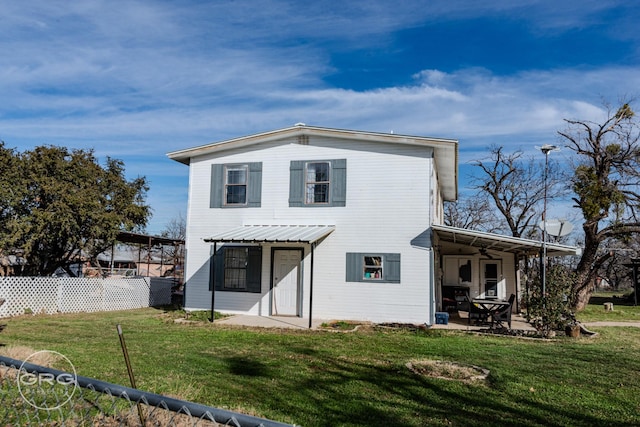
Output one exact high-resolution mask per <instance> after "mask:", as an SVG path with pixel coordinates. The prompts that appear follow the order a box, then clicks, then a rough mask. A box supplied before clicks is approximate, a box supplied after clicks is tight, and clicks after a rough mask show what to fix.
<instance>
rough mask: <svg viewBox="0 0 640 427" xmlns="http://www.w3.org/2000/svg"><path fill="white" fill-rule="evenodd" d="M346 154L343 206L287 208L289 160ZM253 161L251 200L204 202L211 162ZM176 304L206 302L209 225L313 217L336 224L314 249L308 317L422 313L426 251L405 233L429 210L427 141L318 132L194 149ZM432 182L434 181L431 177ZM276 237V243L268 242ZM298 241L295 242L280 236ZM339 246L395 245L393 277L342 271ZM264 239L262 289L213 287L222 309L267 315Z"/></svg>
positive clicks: (213, 229)
mask: <svg viewBox="0 0 640 427" xmlns="http://www.w3.org/2000/svg"><path fill="white" fill-rule="evenodd" d="M329 159H347V202H346V207H312V208H309V207H300V208H290V207H289V204H288V196H289V164H290V161H291V160H329ZM245 162H263V168H262V203H261V207H260V208H238V209H235V208H233V209H229V208H228V209H211V208H209V197H210V194H209V193H210V173H211V164H212V163H245ZM190 169H191V170H190V185H189V209H188V214H187V215H188V218H187V221H188V227H187V243H186V244H187V262H186V281H187V282H186V283H187V285H186V304H185V306H186V308H187V309H197V308H201V309H208V308H210V301H211V292H209V290H208V287H209V284H208V283H209V261H208V260H209V256H210V251H211V247H212V244H210V243H206V242H204V241H203V239H204V238H206V237H207V236H211V235H213V234H214V233H217V232H220V231H223V230H227V229H229V228H233V227H237V226H239V225H244V224H322V225H335V226H336V229H335V231H334V232H333V233H331V234H330V235H329V236H328V237H327V238H326V239H324V240H323V241H321V242H320V243H319V244H318V246H317V248H316V250H315V261H314V262H315V274H314V285H313V286H314V295H313V317H314V318H319V319H331V318H338V319H359V320H371V321H375V322H386V321H394V322H414V323H423V322H430V320H429V319H431V313H430V301H431V299H432V297H433V296H432V295H431V294H430V293H431V292H430V275H431V273H432V272H431V271H430V267H429V259H430V253H429V250H428V249H427V248H421V247H415V246H412V244H411V241H412V240H413V239H414V238H416V237H417V236H418V235H420V234H421V233H424V232H425V230H427V229H428V228H429V226H430V223H431V218H430V217H431V215H432V213H433V212H434V211H433V207H432V206H431V205H430V203H429V201H430V198H431V193H432V190H433V188H434V187H433V183H432V182H431V180H432V178H433V172H432V150H431V149H430V148H425V147H419V146H410V145H391V144H380V143H371V142H354V141H336V140H329V139H326V140H319V139H315V138H313V137H312V138H310V142H309V145H299V144H296V143H294V141H280V142H270V143H268V144H260V145H255V146H253V147H251V150H250V151H249V150H233V151H232V150H229V151H226V152H223V153H221V154H220V155H218V156H206V157H205V156H202V157H200V158H194V159H192V161H191V165H190ZM436 188H437V187H436ZM275 246H277V247H283V246H284V245H275ZM290 246H291V247H302V246H304V245H301V244H298V245H290ZM309 251H310V247H309V246H308V245H307V247H306V248H305V258H304V259H305V261H304V269H303V284H304V290H303V314H304V315H305V316H307V315H308V313H309V292H310V289H309V284H310V273H311V271H310V270H311V268H310V256H309ZM347 252H380V253H400V254H401V257H402V264H401V271H402V277H401V283H353V282H346V281H345V274H346V272H345V261H346V253H347ZM270 259H271V247H270V246H268V245H266V246H264V248H263V264H262V266H263V274H262V294H247V293H233V292H216V295H215V297H216V300H215V307H216V309H217V310H220V311H225V312H237V313H249V314H257V315H269V314H270V312H269V310H270V300H269V299H270V295H269V286H270V280H271V277H270V274H271V273H270Z"/></svg>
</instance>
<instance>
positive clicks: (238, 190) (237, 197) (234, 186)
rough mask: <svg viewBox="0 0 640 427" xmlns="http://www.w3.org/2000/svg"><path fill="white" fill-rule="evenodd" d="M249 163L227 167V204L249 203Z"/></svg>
mask: <svg viewBox="0 0 640 427" xmlns="http://www.w3.org/2000/svg"><path fill="white" fill-rule="evenodd" d="M247 174H248V168H247V165H241V166H226V167H225V183H224V193H225V201H224V203H225V205H245V204H246V203H247V181H248V179H247Z"/></svg>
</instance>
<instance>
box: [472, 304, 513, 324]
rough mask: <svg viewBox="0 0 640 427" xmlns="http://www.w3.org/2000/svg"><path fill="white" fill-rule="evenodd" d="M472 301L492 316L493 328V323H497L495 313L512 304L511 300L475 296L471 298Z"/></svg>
mask: <svg viewBox="0 0 640 427" xmlns="http://www.w3.org/2000/svg"><path fill="white" fill-rule="evenodd" d="M471 303H472V304H475V305H476V306H477V307H478V308H480V309H481V310H482V311H484V312H486V313H487V315H488V316H491V324H490V327H491V328H493V324H494V323H495V318H494V314H495V313H497V312H499V311H501V310H502V309H503V308H505V307H507V306H509V305H511V304H510V303H509V301H504V300H500V299H491V298H474V299H473V300H471Z"/></svg>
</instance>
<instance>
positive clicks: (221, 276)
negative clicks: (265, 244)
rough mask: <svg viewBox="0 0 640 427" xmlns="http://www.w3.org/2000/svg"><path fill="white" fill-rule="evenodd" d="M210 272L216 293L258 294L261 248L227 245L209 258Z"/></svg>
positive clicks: (260, 274)
mask: <svg viewBox="0 0 640 427" xmlns="http://www.w3.org/2000/svg"><path fill="white" fill-rule="evenodd" d="M211 270H212V274H211V278H212V279H213V280H212V281H213V283H215V289H216V291H232V292H255V293H259V292H261V289H262V248H261V247H260V246H227V245H225V246H222V247H220V248H217V250H216V253H215V255H214V256H213V257H212V258H211ZM211 289H212V286H211V285H210V286H209V290H211Z"/></svg>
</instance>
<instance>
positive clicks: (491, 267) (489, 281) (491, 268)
mask: <svg viewBox="0 0 640 427" xmlns="http://www.w3.org/2000/svg"><path fill="white" fill-rule="evenodd" d="M480 269H481V270H480V271H481V272H482V284H483V289H482V290H481V291H483V292H484V296H485V297H495V298H498V297H500V298H504V297H505V295H504V292H505V291H504V289H502V288H503V286H500V285H501V284H502V285H503V283H501V282H502V280H503V278H502V263H501V262H500V261H499V260H496V261H490V260H484V259H483V260H480Z"/></svg>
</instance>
